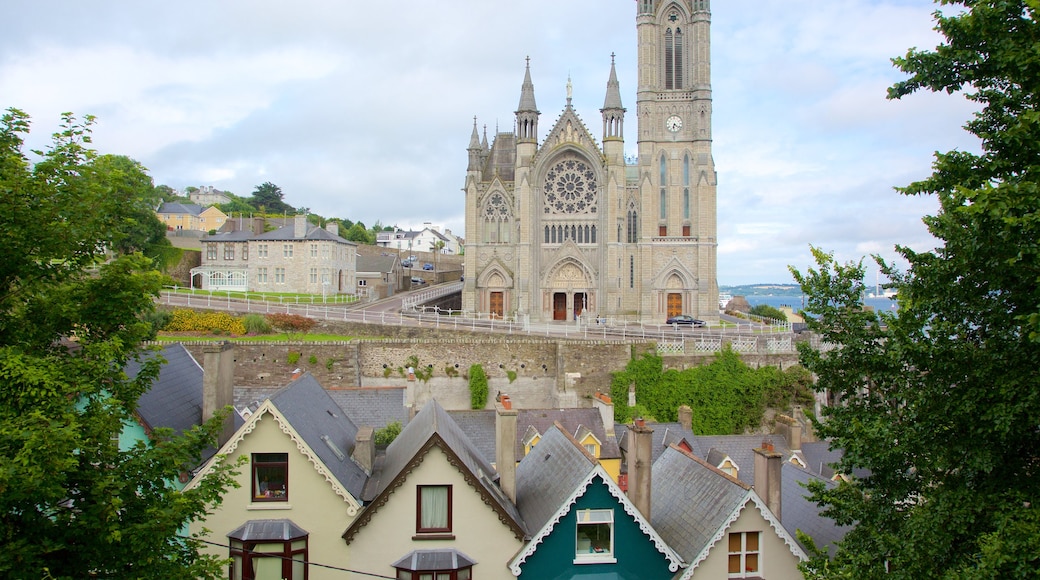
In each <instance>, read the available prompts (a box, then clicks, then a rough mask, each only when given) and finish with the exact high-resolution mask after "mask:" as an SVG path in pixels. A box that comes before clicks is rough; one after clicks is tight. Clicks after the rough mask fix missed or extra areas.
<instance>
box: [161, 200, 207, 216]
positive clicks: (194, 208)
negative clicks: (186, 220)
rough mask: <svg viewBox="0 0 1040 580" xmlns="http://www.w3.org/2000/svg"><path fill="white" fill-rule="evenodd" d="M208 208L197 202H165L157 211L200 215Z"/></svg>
mask: <svg viewBox="0 0 1040 580" xmlns="http://www.w3.org/2000/svg"><path fill="white" fill-rule="evenodd" d="M205 209H206V208H204V207H202V206H201V205H199V204H197V203H177V202H164V203H163V204H162V205H160V206H159V209H158V210H156V212H155V213H169V214H190V215H196V216H197V215H199V214H201V213H202V212H203V210H205Z"/></svg>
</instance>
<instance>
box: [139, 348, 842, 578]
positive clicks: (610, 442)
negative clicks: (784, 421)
mask: <svg viewBox="0 0 1040 580" xmlns="http://www.w3.org/2000/svg"><path fill="white" fill-rule="evenodd" d="M163 356H165V357H166V359H167V360H169V361H171V364H168V365H167V366H166V368H164V370H163V373H161V374H160V377H159V380H158V381H157V383H156V385H155V386H154V387H153V391H154V392H159V393H170V394H167V395H156V394H154V393H153V394H152V395H151V397H153V399H151V400H150V402H149V403H148V406H149V407H157V406H156V405H155V404H154V403H155V400H157V399H159V400H166V401H167V404H166V408H167V409H168V410H172V407H174V406H175V405H173V404H172V401H175V400H184V399H185V398H187V399H191V398H192V397H198V399H200V404H199V405H197V406H196V407H193V408H196V409H199V410H200V411H197V413H198V416H197V417H196V420H198V421H201V420H202V419H203V418H204V417H205V413H206V412H207V411H206V409H207V408H218V407H219V406H220V405H221V404H224V403H228V404H233V405H234V406H235V408H236V410H237V411H238V413H237V414H236V416H235V417H233V418H231V419H229V423H228V424H227V425H226V432H225V436H224V439H223V440H222V441H221V445H220V448H219V450H218V451H217V452H216V453H215V454H214V455H213V456H212V457H211V458H209V459H208V461H207V462H206V463H205V464H203V465H202V466H201V467H200V468H199V469H198V470H197V471H196V472H195V473H194V474H192V476H191V478H190V481H189V482H188V483H187V487H188V488H191V487H194V486H197V485H199V483H200V482H201V481H202V480H203V479H204V478H205V477H207V474H208V473H209V471H210V470H211V469H213V466H214V465H215V463H214V462H216V461H233V462H234V461H237V460H238V459H239V458H240V457H242V458H245V462H246V463H245V467H244V468H243V469H242V471H241V473H240V475H239V478H238V483H239V484H240V486H239V487H237V488H234V489H229V490H228V491H227V493H226V494H225V496H224V498H223V502H222V503H221V505H219V506H217V507H216V508H215V510H214V511H213V512H212V513H211V514H210V515H209V516H208V517H207V519H206V520H205V521H204V522H198V523H196V524H194V525H193V526H192V528H191V531H192V532H193V533H197V534H200V535H202V536H203V538H204V539H205V540H206V541H207V542H209V544H208V545H209V546H210V548H209V550H211V551H212V553H214V554H215V555H218V556H221V557H230V558H231V560H232V570H231V577H233V578H310V579H322V578H330V579H331V578H343V577H345V576H344V571H352V572H354V573H357V574H366V575H373V576H376V577H389V578H399V579H409V580H448V579H455V580H467V579H472V578H481V579H484V578H503V579H504V578H514V577H522V578H539V579H544V578H575V577H589V578H592V577H596V578H651V579H652V578H662V579H665V578H709V577H711V578H762V579H787V578H792V579H793V578H801V573H800V572H799V571H798V564H799V563H800V562H801V561H803V560H805V559H806V547H805V546H803V545H802V544H800V543H799V540H798V539H797V536H796V530H800V531H802V532H804V533H806V534H807V535H808V537H811V538H812V539H813V540H814V542H815V543H816V545H818V546H822V547H829V546H833V545H834V543H835V542H836V541H838V540H839V539H840V538H841V537H842V535H843V533H844V530H843V529H841V528H839V527H836V526H835V525H834V524H833V522H831V521H830V520H828V519H826V518H823V517H821V516H820V514H819V511H818V508H817V507H816V506H815V505H814V504H812V503H811V502H809V501H808V500H807V499H806V498H805V493H806V491H805V489H804V484H805V483H806V482H808V481H812V480H819V481H822V482H824V484H826V485H833V484H834V483H833V481H832V479H834V474H833V473H830V474H828V473H827V472H826V471H825V470H823V469H819V468H817V467H814V466H819V467H822V466H825V465H826V464H828V463H830V462H831V461H833V459H834V457H833V452H832V451H830V450H828V449H827V447H826V444H825V443H822V444H821V443H814V444H809V443H802V442H801V441H800V440H799V436H798V430H797V429H791V430H788V431H787V436H786V437H785V436H782V435H779V434H778V435H767V436H764V437H763V436H731V437H700V436H696V435H694V434H693V433H692V432H690V430H689V424H688V420H687V421H682V420H681V421H680V422H679V423H674V424H651V423H646V422H642V421H637V422H636V423H634V424H631V425H616V424H614V421H613V408H612V405H611V404H610V400H609V399H608V398H606V397H604V396H597V397H596V399H595V401H594V407H593V408H591V409H588V408H586V409H518V408H516V407H515V406H514V405H513V403H512V401H511V399H510V397H509V396H508V395H501V396H499V397H498V401H497V403H496V405H495V409H494V410H483V411H469V410H466V411H449V410H446V409H444V408H443V407H441V405H440V404H438V403H437V401H436V400H431V401H430V402H429V403H427V404H426V405H424V406H423V407H422V408H421V409H413V408H409V407H408V405H407V401H406V395H405V390H404V389H397V388H384V389H372V388H368V389H345V390H338V389H337V390H326V389H325V388H323V387H322V386H321V385H320V384H319V383H318V382H317V381H316V380H315V379H314V377H313V376H311V375H309V374H303V375H301V376H299V377H298V378H296V379H294V380H293V381H292V382H291V383H289V384H288V385H286V386H284V387H282V388H279V389H272V390H270V391H265V390H262V389H261V390H257V389H241V388H237V389H236V388H234V387H233V386H232V385H231V382H232V380H231V378H232V376H233V372H232V371H231V370H230V369H232V368H233V363H232V362H230V361H233V357H234V354H233V349H232V348H231V347H230V345H227V344H215V345H210V346H207V347H206V354H205V364H204V365H196V367H197V370H196V371H195V374H196V375H197V376H196V377H195V378H194V379H192V378H190V377H186V376H185V375H184V374H183V372H181V373H180V374H179V375H177V377H176V380H175V379H174V375H173V374H169V375H168V374H167V373H170V372H171V371H169V370H167V369H172V368H180V369H185V368H189V369H190V368H192V366H191V364H189V363H187V362H185V359H186V358H187V359H190V357H191V355H190V354H188V353H187V351H186V350H184V348H183V347H182V346H180V345H174V346H170V347H167V349H166V351H165V352H164V353H163ZM176 361H181V362H180V364H177V363H176ZM206 375H209V376H206ZM175 392H181V393H182V394H181V395H174V394H172V393H175ZM184 392H190V393H192V395H191V396H189V397H184V396H183V393H184ZM207 393H208V394H207ZM205 401H208V403H206V402H205ZM690 412H692V411H691V410H689V409H684V413H685V414H686V417H688V416H689V415H688V414H689V413H690ZM145 415H147V414H145ZM142 416H144V415H142ZM392 421H401V422H402V423H404V427H403V429H402V431H401V433H400V435H398V436H397V438H396V439H395V440H394V441H393V443H391V444H390V445H389V446H388V447H386V448H385V449H382V448H377V446H376V444H375V431H376V429H377V428H379V427H382V426H383V425H386V424H387V423H390V422H392Z"/></svg>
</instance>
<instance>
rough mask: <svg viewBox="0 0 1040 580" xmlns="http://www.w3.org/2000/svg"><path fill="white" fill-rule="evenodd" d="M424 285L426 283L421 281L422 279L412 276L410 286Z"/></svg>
mask: <svg viewBox="0 0 1040 580" xmlns="http://www.w3.org/2000/svg"><path fill="white" fill-rule="evenodd" d="M425 283H426V280H423V279H422V278H420V277H418V276H412V284H425Z"/></svg>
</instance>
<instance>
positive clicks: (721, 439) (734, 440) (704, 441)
mask: <svg viewBox="0 0 1040 580" xmlns="http://www.w3.org/2000/svg"><path fill="white" fill-rule="evenodd" d="M763 441H769V442H771V443H772V444H773V449H775V450H776V452H777V453H779V454H781V455H783V457H784V462H787V461H788V460H789V459H790V458H791V455H792V453H791V449H790V448H789V447H788V446H787V439H785V438H784V436H783V435H776V434H772V435H761V434H760V435H700V436H697V437H694V440H693V453H694V455H696V456H697V457H700V458H701V459H706V458H707V457H708V455H709V454H710V453H711V451H712V449H714V450H716V451H717V452H719V453H721V454H723V455H728V456H729V457H730V459H732V460H733V461H734V463H736V464H737V467H739V468H740V471H738V472H737V473H738V476H739V477H740V481H743V482H744V483H746V484H748V485H754V484H755V451H754V450H755V449H756V448H760V447H762V442H763ZM717 456H718V453H717V454H714V455H713V456H712V457H713V459H714V458H715V457H717ZM713 465H714V464H713Z"/></svg>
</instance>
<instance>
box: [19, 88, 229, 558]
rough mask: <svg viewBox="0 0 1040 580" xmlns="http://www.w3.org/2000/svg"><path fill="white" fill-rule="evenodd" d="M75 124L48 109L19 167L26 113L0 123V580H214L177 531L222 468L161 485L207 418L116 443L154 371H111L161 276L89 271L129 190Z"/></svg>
mask: <svg viewBox="0 0 1040 580" xmlns="http://www.w3.org/2000/svg"><path fill="white" fill-rule="evenodd" d="M91 124H92V119H91V118H90V117H87V118H86V119H85V121H83V122H80V121H79V120H77V119H76V118H75V117H73V116H72V115H71V114H66V115H64V117H63V123H62V127H61V130H60V131H59V132H58V133H56V134H55V135H54V139H53V143H52V145H51V146H50V148H49V149H48V150H46V151H39V152H35V153H36V154H37V155H38V156H39V157H40V160H39V161H38V162H36V163H35V164H33V163H30V161H29V159H28V158H27V157H26V155H25V153H24V152H23V144H24V136H25V135H26V134H27V133H28V130H29V118H28V116H27V115H25V114H24V113H23V112H21V111H19V110H17V109H8V110H7V111H6V112H5V113H4V114H3V115H2V117H0V231H3V232H4V237H5V243H4V244H0V400H2V401H3V404H2V405H0V538H2V540H0V543H2V546H3V549H0V576H3V577H6V578H41V577H49V578H89V577H107V578H124V577H140V576H142V575H146V576H150V577H163V578H195V577H215V576H216V575H218V574H219V573H220V572H221V567H220V566H217V563H216V562H215V560H214V559H213V558H211V557H205V556H200V554H199V547H200V544H199V542H198V541H196V540H194V539H191V538H187V539H184V538H179V537H178V535H177V534H178V532H179V531H180V530H181V529H182V527H183V526H184V525H185V524H186V523H187V522H189V521H191V520H195V519H198V518H200V517H201V516H203V515H204V513H205V511H206V509H207V508H208V506H211V505H212V504H213V503H214V502H215V501H218V499H219V497H220V494H221V491H222V488H223V487H224V486H226V485H229V484H230V483H231V480H230V479H229V478H228V477H227V475H226V474H227V470H226V469H223V470H221V471H220V472H219V473H218V476H217V478H215V479H214V480H213V481H210V482H207V483H206V484H205V485H203V486H202V487H200V488H199V489H197V490H194V491H191V492H185V493H181V492H179V491H177V490H176V489H175V488H174V487H173V486H172V485H171V484H170V483H169V482H171V481H176V478H177V477H178V475H179V473H181V472H184V471H187V470H188V469H190V468H191V467H194V466H195V465H196V464H197V462H198V460H199V457H200V454H201V452H202V451H203V449H205V448H206V447H207V446H210V445H212V443H213V441H214V435H215V433H216V432H217V430H218V429H220V427H221V426H220V423H219V421H211V422H209V423H207V425H205V426H204V427H200V428H198V429H195V430H192V431H191V432H189V433H185V434H184V435H183V436H178V437H174V436H173V435H172V433H170V432H169V431H168V430H162V429H157V430H156V431H155V432H154V433H153V434H152V439H151V441H149V442H147V443H143V442H142V443H140V444H138V445H136V446H135V447H134V448H132V449H129V450H120V449H119V445H118V437H117V435H118V434H119V432H120V431H121V429H122V425H123V424H124V422H129V421H132V420H134V418H133V412H134V410H135V408H136V402H137V399H138V397H139V396H140V395H141V393H142V392H144V391H145V390H146V389H147V388H148V386H149V385H150V383H151V381H152V380H153V379H154V378H155V376H156V375H157V373H158V368H159V366H158V365H159V364H160V361H159V360H158V359H157V358H149V359H148V360H146V361H145V362H144V363H143V369H142V371H141V372H140V373H139V374H138V375H137V376H136V377H135V378H134V379H128V378H127V376H126V375H125V374H124V373H123V372H122V369H123V367H124V365H125V364H126V363H127V362H128V361H129V360H130V359H131V358H133V357H136V356H138V355H139V354H140V353H141V351H140V350H139V346H138V345H139V344H140V343H141V341H142V340H143V339H146V338H149V337H150V336H151V335H152V333H153V332H154V329H153V327H152V325H151V324H150V323H149V322H148V321H146V320H144V318H143V315H145V314H147V313H150V312H151V311H153V310H154V302H153V299H154V297H155V296H156V295H157V293H158V290H159V288H160V284H161V278H160V275H159V274H158V272H156V271H155V270H154V269H153V268H152V264H151V262H150V260H148V259H146V258H144V257H142V256H141V255H140V254H138V253H132V254H126V255H118V256H116V257H115V258H114V259H112V260H111V261H109V262H107V263H103V259H104V258H105V251H106V249H107V248H112V247H114V246H115V245H116V244H118V243H119V242H120V241H121V240H123V239H124V238H123V235H124V233H125V229H123V228H125V226H126V223H127V220H132V219H134V216H135V214H134V212H135V209H136V208H135V201H136V198H135V197H134V196H136V195H137V194H138V193H139V188H138V186H139V185H141V186H143V184H144V182H143V181H141V180H140V175H137V174H136V171H137V169H138V167H135V166H133V164H132V163H128V160H126V159H125V158H98V157H97V155H96V154H95V153H94V151H92V150H91V149H89V148H88V146H87V144H89V142H90V126H91ZM123 169H129V170H130V172H129V173H126V174H125V175H120V174H118V171H122V170H123ZM128 182H129V183H131V185H128ZM99 264H102V265H100V267H98V265H99Z"/></svg>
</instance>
